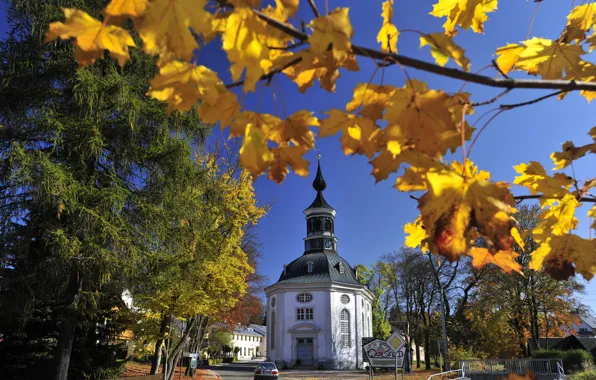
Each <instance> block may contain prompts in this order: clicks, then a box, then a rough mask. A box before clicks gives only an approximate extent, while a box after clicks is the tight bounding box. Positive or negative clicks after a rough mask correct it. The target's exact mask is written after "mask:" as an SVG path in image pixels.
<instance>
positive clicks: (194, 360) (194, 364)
mask: <svg viewBox="0 0 596 380" xmlns="http://www.w3.org/2000/svg"><path fill="white" fill-rule="evenodd" d="M190 368H192V369H195V368H197V358H196V357H192V358H191V359H190Z"/></svg>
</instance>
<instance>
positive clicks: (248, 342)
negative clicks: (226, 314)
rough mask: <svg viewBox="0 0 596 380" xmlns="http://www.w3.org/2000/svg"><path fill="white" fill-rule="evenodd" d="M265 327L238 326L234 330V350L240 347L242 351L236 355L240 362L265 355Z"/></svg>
mask: <svg viewBox="0 0 596 380" xmlns="http://www.w3.org/2000/svg"><path fill="white" fill-rule="evenodd" d="M264 327H265V326H259V325H250V326H248V327H246V326H242V325H237V326H236V327H235V328H234V331H233V332H232V349H233V350H234V349H235V348H236V347H238V349H239V350H240V351H238V353H237V354H235V355H236V358H237V359H238V360H250V359H252V358H254V357H257V356H264V355H265V350H264V347H265V346H264V345H265V344H266V341H267V340H266V334H265V333H263V328H264ZM234 351H235V350H234Z"/></svg>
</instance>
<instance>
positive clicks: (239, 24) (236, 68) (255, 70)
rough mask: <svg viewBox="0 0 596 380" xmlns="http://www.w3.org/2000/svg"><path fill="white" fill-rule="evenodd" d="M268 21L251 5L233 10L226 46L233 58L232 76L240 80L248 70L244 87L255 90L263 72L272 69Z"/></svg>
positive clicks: (224, 41)
mask: <svg viewBox="0 0 596 380" xmlns="http://www.w3.org/2000/svg"><path fill="white" fill-rule="evenodd" d="M267 34H268V29H267V24H266V23H265V22H264V21H263V20H261V19H260V18H259V17H258V16H257V15H256V14H255V13H254V12H253V11H252V10H251V9H249V8H237V9H234V11H233V12H232V13H231V14H230V16H229V17H228V20H227V23H226V29H225V31H224V33H223V36H222V42H223V49H224V50H225V51H226V52H227V54H228V59H229V60H230V63H231V65H230V73H231V74H232V79H233V80H235V81H236V80H239V79H240V77H241V76H242V73H243V72H244V71H245V70H246V76H245V80H244V91H254V90H255V85H256V83H257V82H258V81H259V79H260V78H261V76H262V75H263V74H265V73H266V72H269V70H270V69H271V67H272V65H273V64H272V62H271V61H270V60H269V48H268V47H267V45H266V41H267V37H266V36H267Z"/></svg>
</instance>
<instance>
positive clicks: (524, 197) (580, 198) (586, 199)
mask: <svg viewBox="0 0 596 380" xmlns="http://www.w3.org/2000/svg"><path fill="white" fill-rule="evenodd" d="M543 197H544V195H542V194H533V195H516V196H514V197H513V199H515V200H516V201H519V202H521V201H524V200H527V199H540V198H543ZM547 198H550V199H562V197H561V198H557V197H547ZM576 198H577V200H578V201H580V202H591V203H596V198H592V197H585V196H579V195H578V196H576Z"/></svg>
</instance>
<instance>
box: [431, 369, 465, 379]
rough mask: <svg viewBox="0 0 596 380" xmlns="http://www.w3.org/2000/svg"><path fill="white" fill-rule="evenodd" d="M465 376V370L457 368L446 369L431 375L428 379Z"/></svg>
mask: <svg viewBox="0 0 596 380" xmlns="http://www.w3.org/2000/svg"><path fill="white" fill-rule="evenodd" d="M463 377H464V374H463V370H461V369H455V370H453V371H446V372H441V373H435V374H434V375H430V376H429V378H428V380H447V379H461V378H463Z"/></svg>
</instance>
